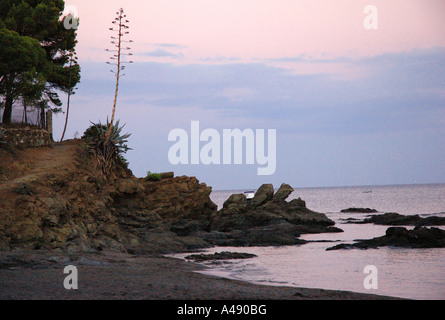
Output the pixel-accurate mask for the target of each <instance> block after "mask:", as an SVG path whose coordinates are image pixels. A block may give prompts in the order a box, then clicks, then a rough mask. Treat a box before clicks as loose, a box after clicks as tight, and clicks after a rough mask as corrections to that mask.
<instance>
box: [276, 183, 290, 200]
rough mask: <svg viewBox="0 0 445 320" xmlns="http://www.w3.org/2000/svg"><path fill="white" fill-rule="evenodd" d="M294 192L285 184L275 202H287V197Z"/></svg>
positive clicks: (277, 193)
mask: <svg viewBox="0 0 445 320" xmlns="http://www.w3.org/2000/svg"><path fill="white" fill-rule="evenodd" d="M293 191H294V189H293V188H292V187H291V186H290V185H288V184H287V183H283V184H282V185H281V186H280V188H279V189H278V191H277V192H276V193H275V194H274V196H273V201H274V202H281V201H285V200H286V199H287V197H289V195H290V194H291V193H292V192H293Z"/></svg>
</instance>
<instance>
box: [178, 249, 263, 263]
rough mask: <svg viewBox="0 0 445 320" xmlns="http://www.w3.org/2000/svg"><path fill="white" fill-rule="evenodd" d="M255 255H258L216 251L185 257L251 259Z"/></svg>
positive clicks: (197, 258)
mask: <svg viewBox="0 0 445 320" xmlns="http://www.w3.org/2000/svg"><path fill="white" fill-rule="evenodd" d="M254 257H256V255H255V254H252V253H244V252H229V251H223V252H215V253H214V254H192V255H189V256H186V257H185V258H186V259H189V260H195V261H209V260H231V259H250V258H254Z"/></svg>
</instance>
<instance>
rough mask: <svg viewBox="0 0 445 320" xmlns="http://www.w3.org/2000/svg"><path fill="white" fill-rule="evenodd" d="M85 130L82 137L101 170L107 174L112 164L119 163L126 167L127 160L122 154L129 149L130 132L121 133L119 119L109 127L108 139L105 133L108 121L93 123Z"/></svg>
mask: <svg viewBox="0 0 445 320" xmlns="http://www.w3.org/2000/svg"><path fill="white" fill-rule="evenodd" d="M91 123H92V125H91V126H90V127H89V128H88V129H87V130H86V131H85V133H84V134H83V136H82V139H85V140H86V141H87V143H88V149H89V150H90V151H91V152H92V153H93V154H94V155H95V157H96V160H97V162H98V164H99V166H100V167H101V169H102V172H103V173H104V174H105V175H108V174H109V173H110V172H111V170H112V167H113V165H114V164H116V163H117V164H120V165H121V166H122V167H124V168H126V167H128V162H127V161H126V160H125V159H124V158H123V154H124V153H126V152H127V151H128V150H131V149H130V148H129V147H128V146H127V144H126V143H127V142H128V140H127V139H128V137H130V136H131V134H129V133H126V134H121V132H122V129H123V128H124V126H125V125H123V126H122V127H120V126H119V120H118V121H117V122H116V123H115V124H114V125H113V126H112V127H111V136H110V138H109V139H108V138H107V134H108V131H109V128H110V125H111V124H110V123H109V122H108V121H107V125H103V124H101V123H100V122H99V123H97V124H96V123H93V122H91Z"/></svg>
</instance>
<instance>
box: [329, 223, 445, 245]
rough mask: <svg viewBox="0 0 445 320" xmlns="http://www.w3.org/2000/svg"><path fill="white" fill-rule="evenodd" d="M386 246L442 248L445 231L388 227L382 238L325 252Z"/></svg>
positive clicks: (361, 241)
mask: <svg viewBox="0 0 445 320" xmlns="http://www.w3.org/2000/svg"><path fill="white" fill-rule="evenodd" d="M386 246H394V247H403V248H444V247H445V230H442V229H439V228H425V227H415V228H414V229H413V230H407V229H406V228H403V227H390V228H388V229H387V230H386V234H385V235H384V236H382V237H377V238H373V239H369V240H360V241H359V242H357V243H352V244H345V243H343V244H339V245H336V246H334V247H330V248H327V249H326V250H338V249H354V248H357V249H369V248H378V247H386Z"/></svg>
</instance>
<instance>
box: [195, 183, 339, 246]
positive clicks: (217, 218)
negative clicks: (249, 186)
mask: <svg viewBox="0 0 445 320" xmlns="http://www.w3.org/2000/svg"><path fill="white" fill-rule="evenodd" d="M292 191H293V189H292V187H290V186H289V185H288V184H282V185H281V187H280V188H279V190H278V191H277V193H276V194H275V195H273V186H272V185H271V184H265V185H262V186H261V187H260V188H259V189H258V191H257V193H256V194H255V197H254V198H253V199H252V200H251V202H250V203H246V198H245V196H244V195H242V194H234V195H231V196H230V197H229V198H228V199H227V200H226V202H224V205H223V208H222V209H221V210H220V211H218V212H217V213H215V214H214V215H213V217H212V221H211V223H210V232H209V233H208V234H205V235H203V237H204V239H205V240H206V241H207V242H210V243H212V244H214V245H219V246H249V245H257V246H261V245H295V244H302V243H305V241H302V240H301V239H298V237H299V236H300V234H303V233H322V232H342V230H340V229H338V228H335V227H332V226H333V225H334V224H335V223H334V222H333V221H332V220H330V219H329V218H328V217H327V216H326V215H325V214H323V213H319V212H314V211H312V210H309V209H307V208H306V203H305V202H304V201H303V200H301V199H300V198H298V199H294V200H292V201H290V202H287V201H285V199H286V198H287V197H288V196H289V194H290V193H291V192H292ZM252 201H253V203H252Z"/></svg>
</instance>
